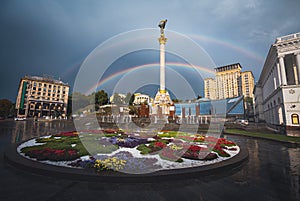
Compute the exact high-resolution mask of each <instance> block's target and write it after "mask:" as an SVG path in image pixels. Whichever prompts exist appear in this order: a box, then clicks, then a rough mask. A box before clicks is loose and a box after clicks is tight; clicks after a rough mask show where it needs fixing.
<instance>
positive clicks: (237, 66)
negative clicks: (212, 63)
mask: <svg viewBox="0 0 300 201" xmlns="http://www.w3.org/2000/svg"><path fill="white" fill-rule="evenodd" d="M241 68H242V66H241V64H240V63H234V64H229V65H226V66H220V67H217V68H215V71H216V72H223V71H227V70H233V69H241Z"/></svg>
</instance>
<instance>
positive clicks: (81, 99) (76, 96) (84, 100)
mask: <svg viewBox="0 0 300 201" xmlns="http://www.w3.org/2000/svg"><path fill="white" fill-rule="evenodd" d="M71 99H72V112H73V113H74V112H78V110H80V109H82V108H85V107H86V106H88V105H89V104H90V101H89V97H88V96H86V95H84V94H81V93H79V92H74V93H73V94H72V98H71Z"/></svg>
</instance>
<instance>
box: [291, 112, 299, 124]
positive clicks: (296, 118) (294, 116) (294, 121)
mask: <svg viewBox="0 0 300 201" xmlns="http://www.w3.org/2000/svg"><path fill="white" fill-rule="evenodd" d="M292 124H299V115H298V114H292Z"/></svg>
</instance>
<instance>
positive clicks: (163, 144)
mask: <svg viewBox="0 0 300 201" xmlns="http://www.w3.org/2000/svg"><path fill="white" fill-rule="evenodd" d="M154 146H156V147H160V148H164V147H166V146H167V145H166V144H165V143H163V142H154Z"/></svg>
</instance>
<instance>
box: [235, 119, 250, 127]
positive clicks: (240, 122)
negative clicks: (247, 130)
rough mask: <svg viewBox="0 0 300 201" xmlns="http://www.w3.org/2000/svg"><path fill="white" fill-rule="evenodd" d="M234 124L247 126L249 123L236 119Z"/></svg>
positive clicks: (245, 120)
mask: <svg viewBox="0 0 300 201" xmlns="http://www.w3.org/2000/svg"><path fill="white" fill-rule="evenodd" d="M235 122H236V123H237V124H241V125H245V126H247V125H249V121H248V120H247V119H237V120H235Z"/></svg>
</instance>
